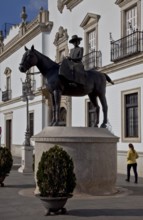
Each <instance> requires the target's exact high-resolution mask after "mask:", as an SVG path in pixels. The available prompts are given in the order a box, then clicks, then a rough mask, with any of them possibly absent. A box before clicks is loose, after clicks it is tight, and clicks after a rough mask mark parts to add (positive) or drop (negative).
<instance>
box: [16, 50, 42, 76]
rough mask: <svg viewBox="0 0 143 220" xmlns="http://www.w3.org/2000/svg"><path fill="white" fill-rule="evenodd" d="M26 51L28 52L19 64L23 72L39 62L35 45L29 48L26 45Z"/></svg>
mask: <svg viewBox="0 0 143 220" xmlns="http://www.w3.org/2000/svg"><path fill="white" fill-rule="evenodd" d="M25 51H26V52H25V53H24V55H23V57H22V60H21V63H20V64H19V70H20V71H21V72H23V73H25V72H26V71H27V70H29V69H30V68H31V67H32V66H35V65H36V64H37V62H38V59H37V56H36V54H35V50H34V46H32V47H31V49H27V47H25Z"/></svg>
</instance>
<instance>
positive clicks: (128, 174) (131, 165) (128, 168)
mask: <svg viewBox="0 0 143 220" xmlns="http://www.w3.org/2000/svg"><path fill="white" fill-rule="evenodd" d="M132 167H133V171H134V175H135V182H138V173H137V163H133V164H127V180H128V181H130V171H131V168H132Z"/></svg>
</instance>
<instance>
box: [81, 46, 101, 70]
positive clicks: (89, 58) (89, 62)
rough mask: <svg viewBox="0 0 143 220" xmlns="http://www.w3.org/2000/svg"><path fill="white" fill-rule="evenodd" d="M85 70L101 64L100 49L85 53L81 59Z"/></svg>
mask: <svg viewBox="0 0 143 220" xmlns="http://www.w3.org/2000/svg"><path fill="white" fill-rule="evenodd" d="M82 62H83V65H84V68H85V70H90V69H93V68H99V67H101V66H102V54H101V51H95V50H93V51H92V52H90V53H88V54H86V55H85V56H84V57H83V59H82Z"/></svg>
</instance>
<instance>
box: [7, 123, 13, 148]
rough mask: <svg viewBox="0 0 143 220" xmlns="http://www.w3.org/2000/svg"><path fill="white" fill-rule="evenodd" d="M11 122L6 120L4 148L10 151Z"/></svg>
mask: <svg viewBox="0 0 143 220" xmlns="http://www.w3.org/2000/svg"><path fill="white" fill-rule="evenodd" d="M11 134H12V120H11V119H9V120H6V147H7V148H8V149H9V150H10V151H11Z"/></svg>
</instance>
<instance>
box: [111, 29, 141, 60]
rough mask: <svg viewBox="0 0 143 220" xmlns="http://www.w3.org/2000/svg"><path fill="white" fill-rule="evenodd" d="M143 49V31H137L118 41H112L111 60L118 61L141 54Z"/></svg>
mask: <svg viewBox="0 0 143 220" xmlns="http://www.w3.org/2000/svg"><path fill="white" fill-rule="evenodd" d="M142 51H143V32H142V31H138V30H137V31H135V32H133V33H132V34H130V35H128V36H126V37H123V38H121V39H120V40H117V41H111V61H112V62H116V61H119V60H122V59H123V58H127V57H130V56H132V55H135V54H139V53H140V52H142Z"/></svg>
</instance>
